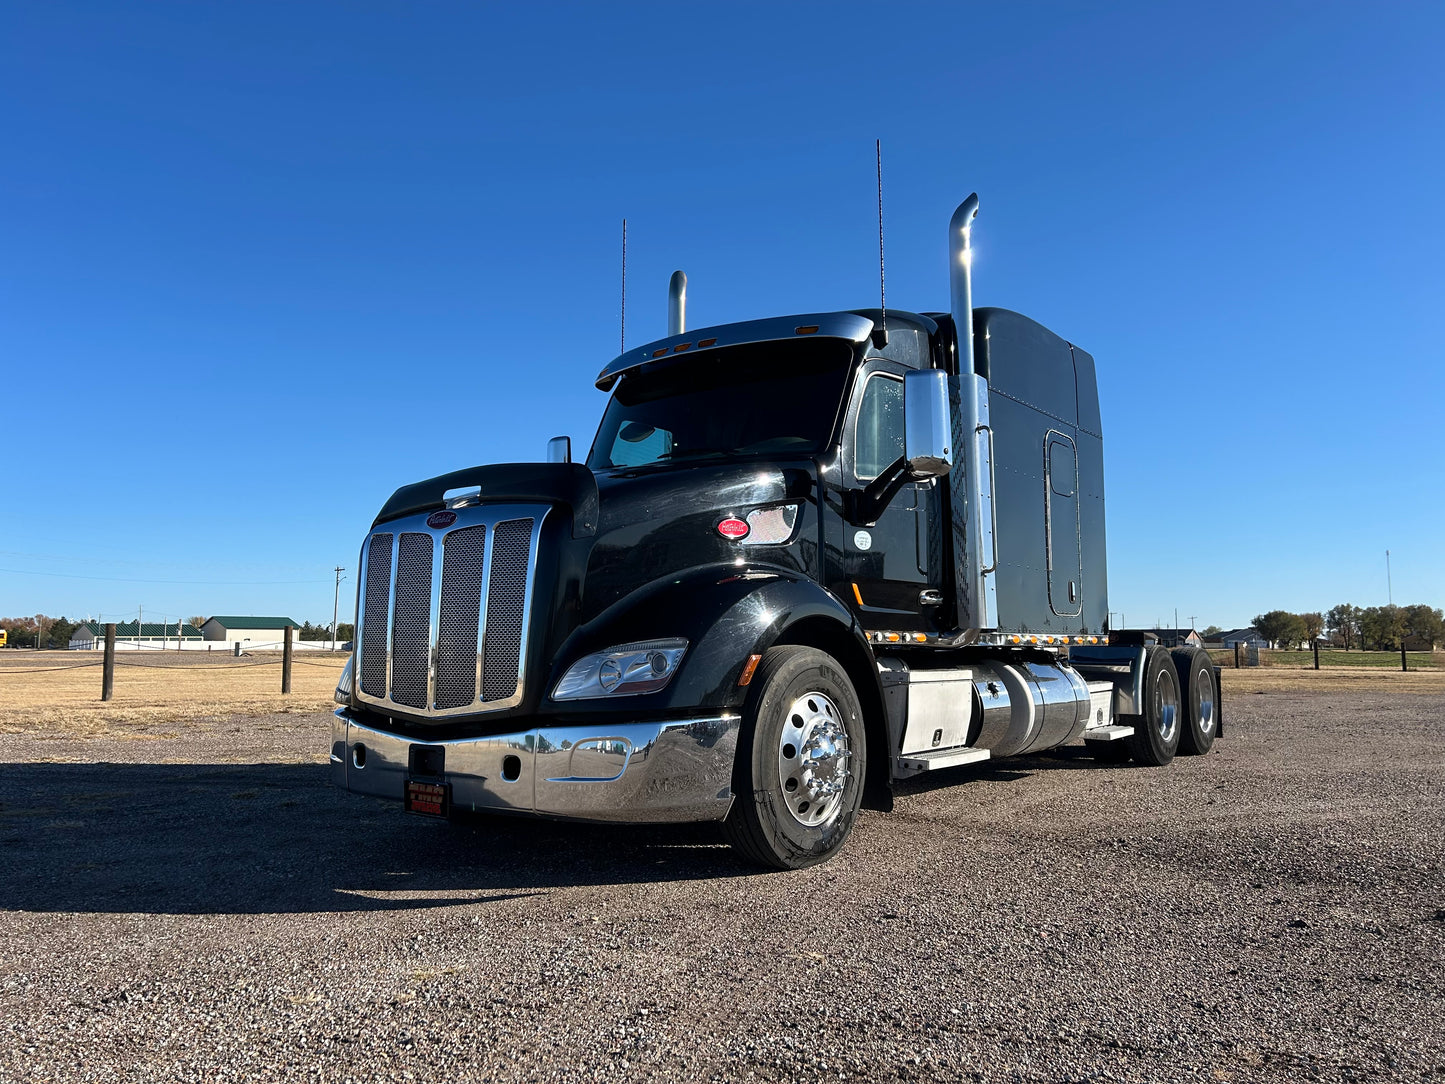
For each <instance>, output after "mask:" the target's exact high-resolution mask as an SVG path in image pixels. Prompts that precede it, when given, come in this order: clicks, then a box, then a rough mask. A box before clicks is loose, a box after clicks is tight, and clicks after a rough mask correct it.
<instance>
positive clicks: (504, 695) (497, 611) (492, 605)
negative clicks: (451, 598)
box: [482, 519, 533, 701]
mask: <svg viewBox="0 0 1445 1084" xmlns="http://www.w3.org/2000/svg"><path fill="white" fill-rule="evenodd" d="M532 522H533V521H532V520H530V519H509V520H505V521H503V522H502V523H499V524H497V527H496V530H495V531H494V532H493V537H492V579H491V583H490V584H489V585H488V588H487V639H486V649H485V651H484V652H483V660H482V700H483V701H491V700H506V699H508V698H509V697H511V696H514V695H515V694H516V692H517V685H518V683H519V682H520V680H521V670H520V666H519V664H520V662H521V657H522V624H523V621H524V618H525V616H526V615H525V614H524V612H523V605H522V604H523V603H524V602H525V601H526V597H527V559H528V557H529V556H530V554H531V549H532Z"/></svg>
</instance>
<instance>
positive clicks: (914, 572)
mask: <svg viewBox="0 0 1445 1084" xmlns="http://www.w3.org/2000/svg"><path fill="white" fill-rule="evenodd" d="M905 372H907V369H906V368H905V367H904V366H902V365H899V364H897V363H896V362H891V361H884V360H882V359H872V360H870V361H868V362H866V363H865V364H864V367H863V369H862V371H861V372H860V375H859V379H858V381H857V383H856V384H855V386H854V393H853V397H852V402H851V403H850V404H849V409H848V415H847V419H846V422H845V429H844V440H843V447H842V453H843V455H842V458H843V462H842V464H841V468H842V469H841V475H842V480H843V485H844V486H845V487H846V488H850V489H862V488H864V487H865V486H867V485H868V483H869V482H871V481H873V480H874V479H875V478H877V477H878V475H879V474H881V473H882V472H883V471H884V470H886V469H887V467H888V466H889V465H890V464H892V463H893V462H894V461H895V460H897V459H898V458H899V457H900V456H901V455H902V454H903V374H904V373H905ZM939 511H940V497H939V493H938V487H937V485H936V484H933V483H932V482H909V483H906V484H905V485H904V486H903V487H902V488H901V489H900V490H899V491H898V492H897V493H896V494H895V495H894V497H893V499H892V500H891V501H890V502H889V504H888V507H887V508H885V509H884V510H883V511H882V512H881V513H880V514H879V516H878V520H877V522H876V523H874V524H871V525H866V524H860V523H849V522H847V521H846V520H845V522H844V523H843V538H842V539H841V544H840V547H839V554H840V561H839V566H840V567H839V568H838V572H837V574H836V575H835V577H834V578H833V582H832V583H831V584H830V587H831V588H832V589H833V591H834V593H835V594H837V596H838V597H839V598H842V599H844V600H845V601H846V602H847V603H848V604H849V605H850V606H851V607H852V608H853V610H854V611H855V612H856V613H857V615H858V620H859V622H860V623H861V624H862V625H863V627H864V628H865V629H866V630H868V631H870V632H871V631H890V630H896V631H899V632H928V631H936V629H937V626H936V624H935V622H934V615H935V613H936V611H937V610H938V607H939V606H940V605H941V604H942V600H943V594H942V574H941V573H942V555H941V552H938V551H939V550H940V549H941V546H940V545H938V544H932V545H931V544H930V531H929V525H930V524H936V523H938V522H939V518H938V515H939ZM934 533H936V532H934Z"/></svg>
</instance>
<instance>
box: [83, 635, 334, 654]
mask: <svg viewBox="0 0 1445 1084" xmlns="http://www.w3.org/2000/svg"><path fill="white" fill-rule="evenodd" d="M284 647H285V644H284V643H283V642H282V641H280V640H246V641H244V642H243V643H242V644H241V652H242V654H245V653H246V652H250V651H280V650H281V649H282V648H284ZM115 649H116V650H117V651H208V652H210V653H212V654H215V655H230V654H233V653H234V652H235V650H236V648H235V646H234V645H233V644H231V643H229V642H227V641H225V640H182V641H181V642H180V643H179V644H177V643H176V640H175V637H171V639H170V640H168V641H166V642H164V643H162V641H161V639H160V637H158V636H157V637H147V638H146V639H144V640H141V641H139V642H137V641H136V640H122V639H120V638H119V637H117V638H116V641H115ZM335 649H336V650H337V651H350V650H351V641H349V640H341V641H338V642H337V644H336V648H335ZM70 650H71V651H104V650H105V637H104V636H97V637H96V638H95V639H94V640H71V641H70ZM291 650H293V651H330V650H332V645H331V641H330V640H292V641H291Z"/></svg>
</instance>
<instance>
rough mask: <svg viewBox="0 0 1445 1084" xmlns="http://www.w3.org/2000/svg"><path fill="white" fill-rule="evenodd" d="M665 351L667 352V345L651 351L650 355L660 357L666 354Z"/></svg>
mask: <svg viewBox="0 0 1445 1084" xmlns="http://www.w3.org/2000/svg"><path fill="white" fill-rule="evenodd" d="M666 353H667V347H665V346H664V347H663V348H662V349H661V350H654V351H653V352H652V356H653V357H655V358H660V357H662V355H663V354H666Z"/></svg>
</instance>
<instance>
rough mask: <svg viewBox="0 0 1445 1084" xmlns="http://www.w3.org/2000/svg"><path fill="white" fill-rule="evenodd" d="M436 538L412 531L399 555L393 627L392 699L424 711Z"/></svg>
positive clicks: (401, 542) (400, 545)
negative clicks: (433, 550)
mask: <svg viewBox="0 0 1445 1084" xmlns="http://www.w3.org/2000/svg"><path fill="white" fill-rule="evenodd" d="M431 564H432V537H431V535H429V534H416V533H411V532H408V533H406V534H403V535H402V536H401V539H400V542H399V543H398V545H397V554H396V602H395V603H394V609H393V617H392V627H391V698H392V700H394V701H395V702H396V703H398V704H405V705H406V706H407V707H410V708H424V707H426V706H427V703H426V686H427V667H428V663H429V661H430V660H429V656H430V654H431V635H430V633H431V581H432V575H431Z"/></svg>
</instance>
